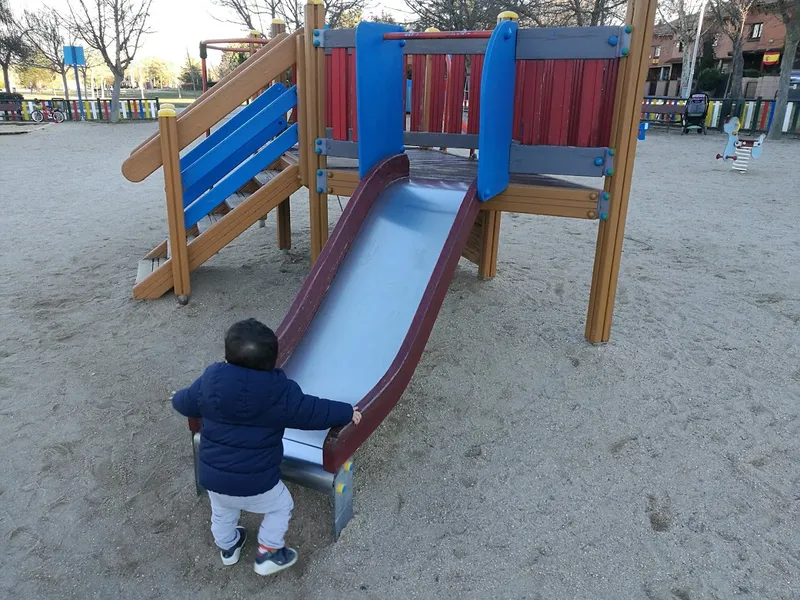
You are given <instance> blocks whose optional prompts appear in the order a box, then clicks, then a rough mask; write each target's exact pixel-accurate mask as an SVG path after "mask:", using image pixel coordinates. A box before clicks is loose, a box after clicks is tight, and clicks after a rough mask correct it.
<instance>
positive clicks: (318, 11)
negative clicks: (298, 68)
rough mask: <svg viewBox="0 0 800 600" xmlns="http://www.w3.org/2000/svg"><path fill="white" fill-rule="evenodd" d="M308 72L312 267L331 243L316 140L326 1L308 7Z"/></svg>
mask: <svg viewBox="0 0 800 600" xmlns="http://www.w3.org/2000/svg"><path fill="white" fill-rule="evenodd" d="M305 17H306V21H305V23H306V29H307V33H306V36H305V69H306V91H305V100H306V115H307V119H308V124H307V134H306V140H307V141H306V144H308V148H309V151H308V156H309V157H310V158H311V159H310V160H309V167H308V170H307V172H306V174H307V177H308V180H307V182H306V183H307V185H308V200H309V213H310V215H309V216H310V225H311V263H312V264H313V263H314V261H316V260H317V257H318V256H319V255H320V253H321V252H322V247H323V246H324V245H325V242H326V241H327V240H328V193H327V189H322V188H318V186H317V181H316V178H317V172H318V171H320V170H322V171H325V170H326V169H327V158H326V157H325V155H323V154H317V153H316V150H315V146H316V143H315V142H316V140H317V139H318V138H324V137H325V50H324V48H321V47H317V46H315V45H314V35H313V32H314V30H315V29H316V30H320V31H322V30H323V29H324V28H325V7H324V6H323V4H322V0H309V2H308V3H307V4H306V13H305Z"/></svg>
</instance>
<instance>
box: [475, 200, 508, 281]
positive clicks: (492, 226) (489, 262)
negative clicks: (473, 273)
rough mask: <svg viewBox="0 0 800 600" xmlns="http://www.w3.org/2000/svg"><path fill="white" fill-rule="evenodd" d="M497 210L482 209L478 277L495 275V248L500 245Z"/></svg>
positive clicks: (498, 214) (488, 277) (489, 277)
mask: <svg viewBox="0 0 800 600" xmlns="http://www.w3.org/2000/svg"><path fill="white" fill-rule="evenodd" d="M502 214H503V213H502V212H500V211H499V210H487V211H483V228H482V231H481V257H480V260H479V262H478V277H480V278H481V279H493V278H494V277H495V276H496V275H497V249H498V247H499V246H500V217H501V216H502Z"/></svg>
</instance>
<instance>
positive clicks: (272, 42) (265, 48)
mask: <svg viewBox="0 0 800 600" xmlns="http://www.w3.org/2000/svg"><path fill="white" fill-rule="evenodd" d="M286 37H288V35H287V34H285V33H284V34H281V35H278V36H275V37H274V38H273V39H271V40H270V43H269V44H267V45H265V46H262V47H261V48H259V49H258V51H257V52H255V53H254V54H253V55H252V56H251V57H250V58H255V57H257V56H261V54H262V53H264V52H267V51H268V50H269V49H270V48H273V47H274V46H275V45H276V44H277V43H278V42H280V41H281V40H282V39H284V38H286ZM239 73H241V69H240V68H236V69H234V70H233V71H231V72H230V73H228V74H227V75H225V77H223V78H222V79H220V80H219V81H217V83H216V85H215V86H214V87H213V88H211V89H210V90H208V91H207V92H204V93H203V94H202V95H201V96H200V97H199V98H198V99H197V100H196V101H194V102H192V103H191V104H190V105H189V106H187V107H186V108H184V109H183V110H182V111H181V113H180V114H179V115H178V119H179V120H180V119H181V118H182V117H184V116H186V115H187V114H189V113H190V112H191V111H193V110H194V109H195V108H197V106H199V103H200V100H202V99H203V98H205V97H206V94H209V95H211V94H213V93H214V89H215V88H216V87H219V86H222V85H224V84H225V83H227V82H228V81H230V80H231V79H233V78H234V77H236V76H237V75H238V74H239ZM157 135H158V133H154V134H153V135H151V136H150V137H149V138H147V139H146V140H145V141H143V142H142V143H141V144H139V145H138V146H136V148H134V149H133V150H132V151H131V156H133V155H134V154H135V153H136V152H137V151H139V150H140V149H141V148H143V147H144V145H145V144H147V143H148V142H150V141H151V140H154V139H155V138H156V136H157Z"/></svg>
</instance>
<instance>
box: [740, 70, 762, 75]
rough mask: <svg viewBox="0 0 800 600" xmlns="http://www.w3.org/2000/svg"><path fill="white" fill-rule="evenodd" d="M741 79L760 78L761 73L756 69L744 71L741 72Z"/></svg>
mask: <svg viewBox="0 0 800 600" xmlns="http://www.w3.org/2000/svg"><path fill="white" fill-rule="evenodd" d="M742 77H761V71H759V70H758V69H745V70H744V71H743V72H742Z"/></svg>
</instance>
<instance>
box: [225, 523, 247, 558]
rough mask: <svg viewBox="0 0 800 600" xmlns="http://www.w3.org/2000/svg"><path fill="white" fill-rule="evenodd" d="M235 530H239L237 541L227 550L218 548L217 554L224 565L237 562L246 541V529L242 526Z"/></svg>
mask: <svg viewBox="0 0 800 600" xmlns="http://www.w3.org/2000/svg"><path fill="white" fill-rule="evenodd" d="M236 531H238V532H239V541H238V542H236V543H235V544H234V545H233V546H231V547H230V548H228V549H227V550H220V551H219V556H220V558H221V559H222V564H223V565H225V566H226V567H229V566H231V565H235V564H236V563H237V562H239V557H240V556H241V555H242V546H244V543H245V541H247V530H246V529H245V528H244V527H237V528H236Z"/></svg>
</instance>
